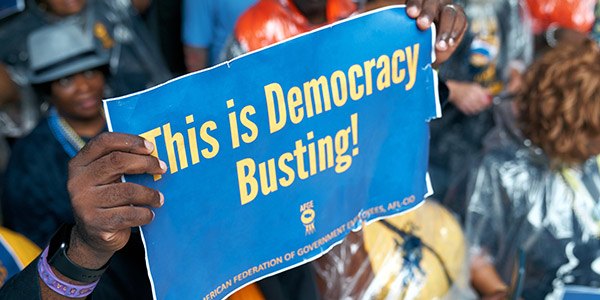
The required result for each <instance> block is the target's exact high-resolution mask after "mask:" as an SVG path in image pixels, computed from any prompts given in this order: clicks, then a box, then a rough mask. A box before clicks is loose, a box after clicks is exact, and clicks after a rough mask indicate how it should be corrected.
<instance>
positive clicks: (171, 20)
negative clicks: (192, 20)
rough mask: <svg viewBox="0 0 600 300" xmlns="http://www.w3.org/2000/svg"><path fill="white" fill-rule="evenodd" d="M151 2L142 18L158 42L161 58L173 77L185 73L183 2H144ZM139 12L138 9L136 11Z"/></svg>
mask: <svg viewBox="0 0 600 300" xmlns="http://www.w3.org/2000/svg"><path fill="white" fill-rule="evenodd" d="M145 1H148V2H151V3H150V5H149V6H148V7H147V9H146V10H145V11H144V13H143V15H142V18H143V19H144V22H145V23H146V26H147V27H148V30H149V31H150V33H151V34H152V35H153V36H154V38H155V40H156V41H158V44H159V46H160V50H161V52H162V54H163V57H164V59H165V61H166V63H167V65H168V66H169V70H170V71H171V73H172V74H173V76H180V75H183V74H186V73H187V69H186V67H185V60H184V56H183V43H182V41H181V27H182V26H181V25H182V24H181V23H182V22H181V20H182V14H183V7H182V6H183V0H152V1H150V0H145ZM138 11H139V9H138Z"/></svg>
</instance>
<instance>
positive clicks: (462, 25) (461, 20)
mask: <svg viewBox="0 0 600 300" xmlns="http://www.w3.org/2000/svg"><path fill="white" fill-rule="evenodd" d="M446 7H451V8H453V10H454V11H455V13H456V15H455V17H454V24H453V25H452V31H451V32H450V38H449V39H448V45H449V46H450V47H453V46H454V45H457V44H458V43H459V42H460V41H461V40H462V38H463V36H464V34H465V32H466V31H467V25H468V22H467V16H466V14H465V11H464V9H463V8H462V7H461V6H460V5H452V4H451V5H446Z"/></svg>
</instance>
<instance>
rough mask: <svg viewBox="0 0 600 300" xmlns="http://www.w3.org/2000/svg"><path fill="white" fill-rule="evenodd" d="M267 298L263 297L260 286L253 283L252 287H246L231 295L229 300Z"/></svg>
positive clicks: (261, 299)
mask: <svg viewBox="0 0 600 300" xmlns="http://www.w3.org/2000/svg"><path fill="white" fill-rule="evenodd" d="M264 299H265V297H264V296H263V294H262V292H261V291H260V288H259V287H258V285H257V284H256V283H253V284H251V285H248V286H246V287H244V288H243V289H241V290H239V291H237V292H235V294H233V295H231V297H229V300H264Z"/></svg>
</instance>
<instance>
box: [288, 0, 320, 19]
mask: <svg viewBox="0 0 600 300" xmlns="http://www.w3.org/2000/svg"><path fill="white" fill-rule="evenodd" d="M293 2H294V4H295V5H296V7H298V10H300V12H302V13H303V14H304V15H306V16H310V15H318V14H323V13H325V10H326V7H327V0H293Z"/></svg>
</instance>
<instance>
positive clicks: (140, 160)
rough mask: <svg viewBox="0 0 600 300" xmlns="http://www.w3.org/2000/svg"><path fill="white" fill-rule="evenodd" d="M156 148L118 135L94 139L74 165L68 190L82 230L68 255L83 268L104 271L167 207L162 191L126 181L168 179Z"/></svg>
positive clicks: (74, 235)
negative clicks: (132, 177) (136, 230)
mask: <svg viewBox="0 0 600 300" xmlns="http://www.w3.org/2000/svg"><path fill="white" fill-rule="evenodd" d="M152 150H153V146H152V144H150V143H148V142H146V141H144V139H142V138H140V137H137V136H132V135H127V134H118V133H104V134H101V135H99V136H98V137H96V138H94V139H93V140H91V141H90V142H89V143H88V144H87V145H86V146H85V147H84V148H83V149H82V150H81V151H80V152H79V154H78V155H77V156H75V157H74V158H73V159H72V160H71V162H70V163H69V181H68V189H69V193H70V195H71V202H72V206H73V210H74V214H75V219H76V225H75V227H74V229H73V233H72V236H71V246H70V247H69V251H68V255H69V256H70V258H71V259H72V260H73V261H74V262H75V263H77V264H79V265H81V266H83V267H87V268H90V269H98V268H100V267H101V266H103V265H104V264H106V262H107V261H108V260H109V259H110V257H112V255H113V254H114V253H115V252H116V251H118V250H120V249H121V248H123V247H124V246H125V244H127V241H128V240H129V236H130V233H131V227H136V226H141V225H145V224H148V223H150V221H152V219H153V218H154V213H153V212H152V211H151V210H150V209H149V208H148V207H155V208H157V207H161V206H162V204H163V202H164V200H163V196H162V194H161V193H160V192H158V191H156V190H154V189H151V188H147V187H144V186H141V185H138V184H134V183H124V182H121V176H122V175H124V174H162V173H164V171H165V167H164V163H162V164H161V163H160V162H159V161H158V160H157V159H156V158H154V157H152V156H150V155H149V154H150V153H151V152H152Z"/></svg>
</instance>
